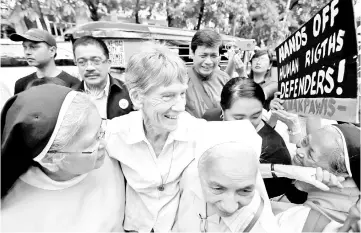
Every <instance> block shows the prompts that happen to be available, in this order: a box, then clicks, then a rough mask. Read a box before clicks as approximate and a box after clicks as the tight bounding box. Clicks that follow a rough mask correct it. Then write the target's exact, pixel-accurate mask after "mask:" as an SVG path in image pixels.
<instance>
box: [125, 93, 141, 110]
mask: <svg viewBox="0 0 361 233" xmlns="http://www.w3.org/2000/svg"><path fill="white" fill-rule="evenodd" d="M129 97H130V99H131V100H132V103H133V106H134V109H135V110H138V109H141V108H142V107H143V101H144V95H143V94H142V93H141V92H140V91H138V90H136V89H132V90H129Z"/></svg>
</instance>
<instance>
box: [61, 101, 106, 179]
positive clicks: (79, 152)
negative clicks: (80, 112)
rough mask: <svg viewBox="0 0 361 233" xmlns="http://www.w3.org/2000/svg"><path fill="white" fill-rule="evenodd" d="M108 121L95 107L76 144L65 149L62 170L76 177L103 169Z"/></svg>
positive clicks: (78, 135) (75, 140) (77, 136)
mask: <svg viewBox="0 0 361 233" xmlns="http://www.w3.org/2000/svg"><path fill="white" fill-rule="evenodd" d="M105 125H106V120H103V119H101V118H100V115H99V113H98V111H97V109H96V108H95V107H94V109H93V110H92V112H91V114H89V116H88V119H87V121H85V122H84V123H83V125H82V127H81V129H80V130H79V133H78V134H77V135H76V137H75V139H74V142H73V143H72V144H71V145H70V146H67V147H65V148H64V149H63V150H62V151H67V152H70V153H67V154H66V156H65V157H64V159H63V161H62V163H61V164H60V169H61V170H63V171H65V172H68V173H70V174H74V175H81V174H84V173H87V172H90V171H91V170H93V169H97V168H99V167H101V166H102V165H103V163H104V158H105V155H106V152H105V142H104V140H103V138H104V135H105Z"/></svg>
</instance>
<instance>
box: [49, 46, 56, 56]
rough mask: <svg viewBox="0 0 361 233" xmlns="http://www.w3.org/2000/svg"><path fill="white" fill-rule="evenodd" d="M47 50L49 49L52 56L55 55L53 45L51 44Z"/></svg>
mask: <svg viewBox="0 0 361 233" xmlns="http://www.w3.org/2000/svg"><path fill="white" fill-rule="evenodd" d="M49 50H50V53H51V56H52V57H55V54H56V47H55V46H51V47H50V48H49Z"/></svg>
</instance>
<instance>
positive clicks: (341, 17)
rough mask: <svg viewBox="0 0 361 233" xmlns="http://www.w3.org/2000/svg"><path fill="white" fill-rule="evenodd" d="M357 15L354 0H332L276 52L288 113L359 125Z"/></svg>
mask: <svg viewBox="0 0 361 233" xmlns="http://www.w3.org/2000/svg"><path fill="white" fill-rule="evenodd" d="M353 12H354V11H353V3H352V0H342V1H341V0H333V1H331V2H329V3H328V4H327V5H326V6H324V7H323V8H322V9H321V10H320V11H319V12H318V13H317V14H316V15H315V16H314V17H313V18H312V19H311V20H309V21H308V22H307V23H305V24H304V25H303V26H302V27H301V28H300V29H299V30H298V31H296V32H295V33H293V34H292V35H291V36H290V37H288V38H287V39H286V40H285V41H284V42H283V43H282V44H281V45H279V46H278V47H277V48H276V54H277V63H278V64H277V69H278V89H279V91H280V92H281V93H282V94H281V96H280V97H281V99H284V100H285V103H284V107H285V109H286V110H287V111H289V112H293V113H297V114H299V115H306V116H320V117H322V118H328V119H334V120H340V121H346V122H358V109H359V105H358V98H357V61H356V59H357V41H356V31H355V28H356V24H355V18H354V13H353Z"/></svg>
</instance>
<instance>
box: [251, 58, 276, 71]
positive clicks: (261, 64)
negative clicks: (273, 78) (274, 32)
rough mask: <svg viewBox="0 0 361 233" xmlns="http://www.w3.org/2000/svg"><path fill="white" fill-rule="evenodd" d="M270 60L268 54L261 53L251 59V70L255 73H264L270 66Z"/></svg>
mask: <svg viewBox="0 0 361 233" xmlns="http://www.w3.org/2000/svg"><path fill="white" fill-rule="evenodd" d="M271 65H272V64H271V61H270V59H269V57H268V54H263V55H261V56H259V57H257V58H253V59H252V71H253V72H255V73H264V72H267V70H269V69H270V68H271Z"/></svg>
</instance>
